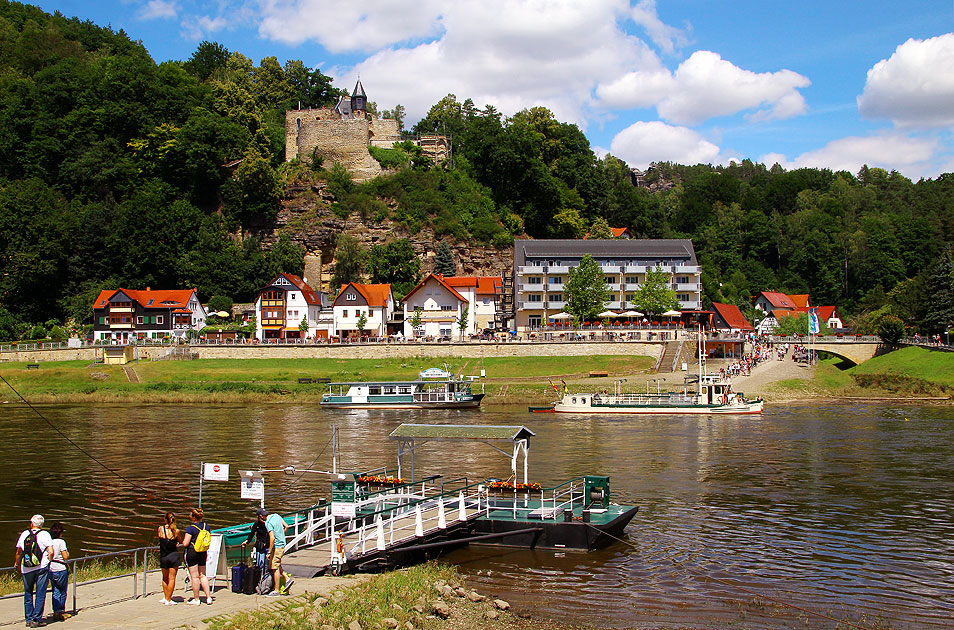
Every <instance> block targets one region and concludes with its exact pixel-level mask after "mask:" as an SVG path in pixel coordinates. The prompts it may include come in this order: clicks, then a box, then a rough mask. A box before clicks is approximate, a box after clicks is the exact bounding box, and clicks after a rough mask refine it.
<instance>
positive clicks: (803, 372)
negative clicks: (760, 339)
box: [732, 352, 815, 398]
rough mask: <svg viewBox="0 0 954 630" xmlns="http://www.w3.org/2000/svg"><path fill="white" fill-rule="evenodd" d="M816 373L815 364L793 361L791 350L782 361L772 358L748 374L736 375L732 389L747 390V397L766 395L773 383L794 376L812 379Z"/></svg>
mask: <svg viewBox="0 0 954 630" xmlns="http://www.w3.org/2000/svg"><path fill="white" fill-rule="evenodd" d="M814 373H815V368H814V366H812V367H809V366H808V365H806V364H804V363H796V362H795V361H792V355H791V352H789V354H788V355H786V357H785V358H784V359H782V360H781V361H778V360H775V359H772V360H769V361H763V362H762V363H759V364H758V365H757V366H755V369H754V370H752V373H751V374H749V375H748V376H736V377H733V379H732V389H734V390H735V391H737V392H745V396H746V398H749V397H752V396H759V395H764V394H765V392H766V391H767V390H768V389H770V388H769V386H770V385H771V384H772V383H776V382H778V381H784V380H788V379H793V378H799V379H805V380H810V379H811V378H812V375H813V374H814Z"/></svg>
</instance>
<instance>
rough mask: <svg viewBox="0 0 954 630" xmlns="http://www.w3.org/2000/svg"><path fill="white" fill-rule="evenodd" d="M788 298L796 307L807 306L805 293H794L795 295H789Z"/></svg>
mask: <svg viewBox="0 0 954 630" xmlns="http://www.w3.org/2000/svg"><path fill="white" fill-rule="evenodd" d="M788 299H790V300H791V301H792V304H794V305H795V306H797V307H800V308H808V294H807V293H796V294H795V295H789V296H788Z"/></svg>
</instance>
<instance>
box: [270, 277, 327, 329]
mask: <svg viewBox="0 0 954 630" xmlns="http://www.w3.org/2000/svg"><path fill="white" fill-rule="evenodd" d="M328 310H329V309H328V296H327V294H326V293H324V292H323V291H315V290H314V289H312V288H311V287H310V286H308V285H307V284H306V283H305V281H304V280H302V279H301V278H299V277H298V276H295V275H292V274H290V273H280V274H278V275H277V276H275V279H274V280H272V281H271V282H270V283H269V284H268V286H266V287H265V288H264V289H262V290H261V291H259V293H258V297H257V298H256V299H255V338H256V339H258V340H259V341H264V340H267V339H305V338H309V337H311V338H319V337H328V335H329V334H330V333H331V330H330V324H331V320H329V319H328V318H327V317H323V316H322V312H323V311H328ZM302 321H306V322H307V330H302Z"/></svg>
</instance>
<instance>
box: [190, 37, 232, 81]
mask: <svg viewBox="0 0 954 630" xmlns="http://www.w3.org/2000/svg"><path fill="white" fill-rule="evenodd" d="M230 54H231V53H230V52H229V49H228V48H226V47H225V46H223V45H222V44H219V43H217V42H208V41H204V42H202V43H200V44H199V47H198V48H196V50H195V52H194V53H192V56H191V57H189V60H188V61H186V62H185V63H183V64H182V67H183V68H185V69H186V71H187V72H188V73H189V74H191V75H192V76H194V77H196V78H197V79H199V80H200V81H205V80H206V79H208V78H209V77H211V76H212V75H213V74H215V73H216V72H218V71H221V70H224V69H225V64H226V62H227V61H228V60H229V55H230Z"/></svg>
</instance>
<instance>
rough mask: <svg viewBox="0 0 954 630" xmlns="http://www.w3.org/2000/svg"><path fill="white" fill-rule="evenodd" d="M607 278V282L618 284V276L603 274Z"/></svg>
mask: <svg viewBox="0 0 954 630" xmlns="http://www.w3.org/2000/svg"><path fill="white" fill-rule="evenodd" d="M603 278H604V279H605V280H606V284H616V278H615V277H614V276H603Z"/></svg>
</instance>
